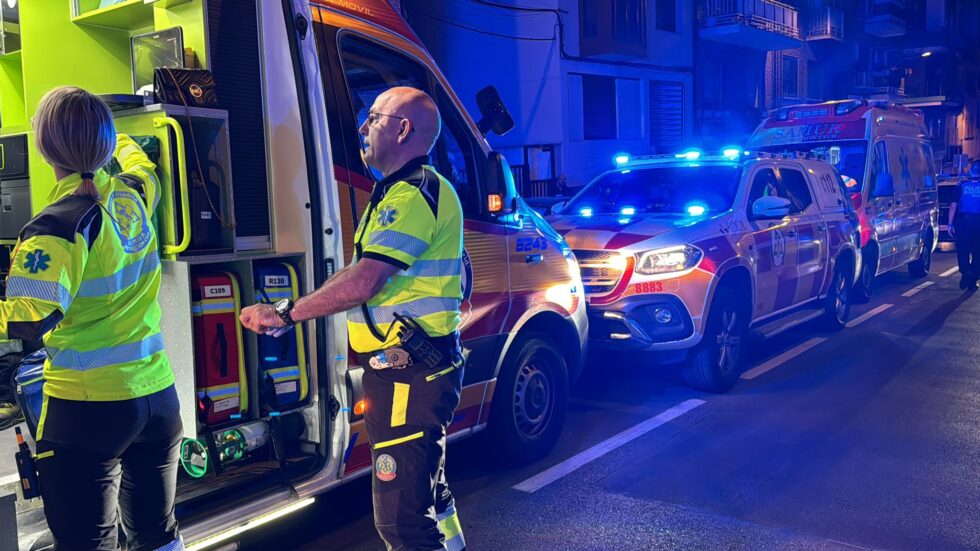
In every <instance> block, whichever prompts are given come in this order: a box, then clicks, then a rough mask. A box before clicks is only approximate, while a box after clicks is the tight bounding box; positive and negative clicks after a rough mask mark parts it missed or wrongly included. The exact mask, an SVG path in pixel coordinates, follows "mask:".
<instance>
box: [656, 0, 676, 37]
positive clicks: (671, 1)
mask: <svg viewBox="0 0 980 551" xmlns="http://www.w3.org/2000/svg"><path fill="white" fill-rule="evenodd" d="M656 2H657V30H658V31H669V32H672V33H676V32H677V0H656Z"/></svg>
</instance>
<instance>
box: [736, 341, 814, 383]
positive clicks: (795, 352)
mask: <svg viewBox="0 0 980 551" xmlns="http://www.w3.org/2000/svg"><path fill="white" fill-rule="evenodd" d="M826 340H827V339H825V338H822V337H816V338H813V339H810V340H808V341H806V342H805V343H803V344H800V345H797V346H794V347H793V348H790V349H789V350H787V351H786V352H783V353H782V354H780V355H778V356H776V357H775V358H772V359H770V360H767V361H766V362H765V363H763V364H761V365H757V366H755V367H753V368H752V369H750V370H748V371H746V372H745V373H742V378H743V379H745V380H752V379H755V378H756V377H758V376H759V375H762V374H763V373H766V372H767V371H772V370H773V369H776V368H777V367H779V366H781V365H783V364H784V363H786V362H788V361H790V360H792V359H793V358H795V357H797V356H799V355H800V354H802V353H804V352H806V351H807V350H809V349H811V348H813V347H814V346H817V345H818V344H820V343H822V342H824V341H826Z"/></svg>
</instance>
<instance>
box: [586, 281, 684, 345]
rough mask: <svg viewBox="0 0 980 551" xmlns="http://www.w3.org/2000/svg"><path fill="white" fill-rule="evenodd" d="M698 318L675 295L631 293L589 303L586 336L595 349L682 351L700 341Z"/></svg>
mask: <svg viewBox="0 0 980 551" xmlns="http://www.w3.org/2000/svg"><path fill="white" fill-rule="evenodd" d="M665 311H666V312H668V313H669V320H668V319H667V317H665V315H664V312H665ZM658 313H660V318H659V319H658ZM699 321H700V320H695V319H693V318H692V317H691V314H690V312H689V311H688V309H687V307H686V306H685V305H684V303H683V301H681V300H680V299H679V298H678V297H677V296H675V295H671V294H647V295H638V296H631V297H627V298H624V299H622V300H619V301H616V302H614V303H612V304H608V305H602V306H593V305H589V339H590V341H591V342H592V346H593V347H594V348H596V349H615V350H635V351H676V352H680V353H681V355H683V354H684V353H685V352H686V351H687V350H688V349H690V348H693V347H694V346H696V345H697V344H698V343H699V342H700V341H701V334H700V333H699V332H698V331H696V327H697V325H698V323H696V322H699Z"/></svg>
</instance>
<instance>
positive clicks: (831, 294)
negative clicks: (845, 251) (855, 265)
mask: <svg viewBox="0 0 980 551" xmlns="http://www.w3.org/2000/svg"><path fill="white" fill-rule="evenodd" d="M836 264H837V267H836V268H834V277H833V279H831V280H830V289H828V290H827V298H825V299H824V312H825V314H824V325H825V326H826V327H827V329H829V330H831V331H838V330H840V329H843V328H844V326H845V325H847V320H848V319H850V317H851V277H850V276H849V275H848V273H853V270H852V271H851V272H847V271H846V268H847V264H846V263H842V262H840V261H838V262H836Z"/></svg>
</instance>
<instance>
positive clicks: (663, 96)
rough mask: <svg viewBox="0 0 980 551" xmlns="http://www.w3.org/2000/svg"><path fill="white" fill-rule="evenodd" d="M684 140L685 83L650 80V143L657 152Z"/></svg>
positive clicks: (670, 148) (668, 150) (673, 148)
mask: <svg viewBox="0 0 980 551" xmlns="http://www.w3.org/2000/svg"><path fill="white" fill-rule="evenodd" d="M683 142H684V83H683V82H668V81H659V80H652V81H650V145H652V146H653V147H654V148H655V149H654V151H655V152H657V153H665V152H670V151H675V150H676V149H677V148H678V147H680V146H681V145H682V144H683Z"/></svg>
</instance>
